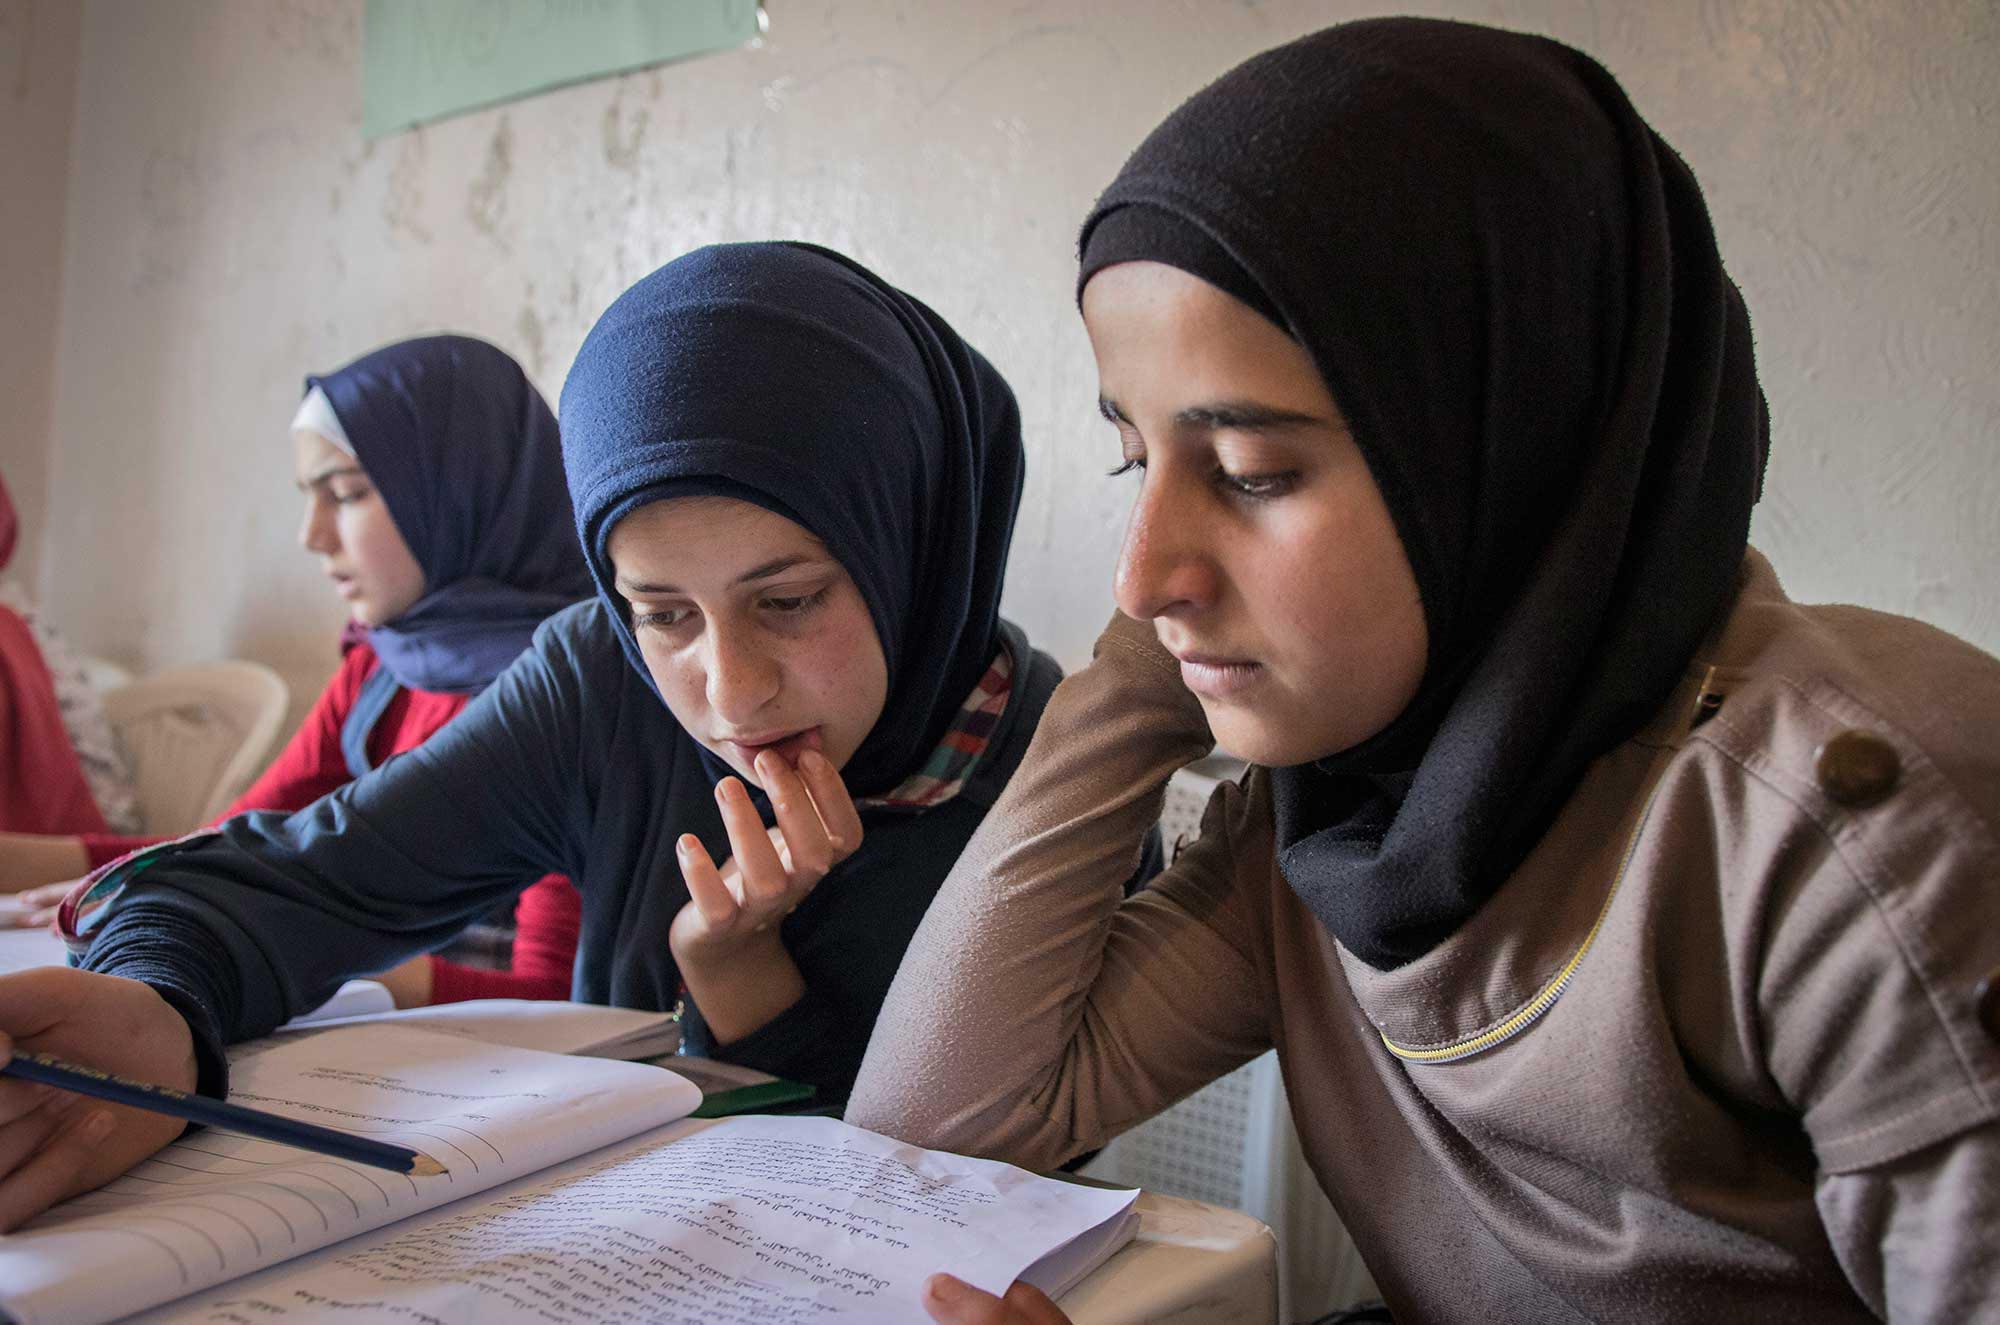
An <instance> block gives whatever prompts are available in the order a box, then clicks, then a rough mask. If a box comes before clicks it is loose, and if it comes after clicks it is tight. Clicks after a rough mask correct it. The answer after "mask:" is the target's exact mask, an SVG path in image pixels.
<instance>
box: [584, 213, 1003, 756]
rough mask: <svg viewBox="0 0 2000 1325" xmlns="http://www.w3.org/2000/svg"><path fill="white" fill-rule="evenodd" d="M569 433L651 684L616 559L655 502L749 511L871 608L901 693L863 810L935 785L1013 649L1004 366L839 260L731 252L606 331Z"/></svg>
mask: <svg viewBox="0 0 2000 1325" xmlns="http://www.w3.org/2000/svg"><path fill="white" fill-rule="evenodd" d="M562 419H563V446H564V458H565V463H566V464H567V466H568V470H569V484H570V494H571V496H572V498H573V500H574V501H575V503H576V525H577V532H578V535H579V536H580V538H581V540H582V543H583V546H584V548H585V550H586V552H587V554H588V556H589V560H590V569H591V573H592V574H593V575H595V576H596V578H597V587H598V592H599V593H600V594H601V595H603V597H604V600H605V602H606V604H607V605H608V606H609V607H610V608H611V616H612V618H613V620H614V621H615V622H616V623H617V628H618V633H619V638H620V640H621V641H622V642H623V644H624V647H625V653H626V656H627V657H628V658H629V659H630V660H631V663H632V666H634V667H635V668H637V669H638V671H639V674H640V675H641V676H646V677H647V678H648V683H649V684H650V683H651V678H650V675H649V674H648V672H647V669H646V665H645V661H644V659H643V657H642V656H641V654H640V652H639V645H638V642H637V640H636V639H634V638H633V635H632V630H631V624H630V621H631V614H630V610H629V608H628V605H627V604H626V602H625V601H624V599H623V597H622V596H621V595H620V594H619V593H618V592H617V590H616V588H615V587H614V586H613V580H614V573H613V570H612V567H611V564H610V561H609V559H608V558H607V556H606V555H605V540H606V539H607V538H608V537H609V535H610V532H611V529H612V527H613V526H614V525H616V524H617V522H618V521H619V520H620V519H621V518H623V517H624V516H625V515H627V514H629V513H630V512H631V511H633V510H634V509H636V508H637V507H639V506H642V505H645V504H646V503H649V502H653V501H659V500H663V499H666V498H671V497H683V496H700V495H708V496H714V495H720V496H728V497H735V498H738V499H740V500H743V501H747V502H751V503H754V504H756V505H758V506H762V507H764V508H765V509H766V510H770V511H773V512H776V513H777V514H779V515H782V516H784V517H785V518H786V519H789V520H792V521H793V522H795V523H797V524H799V525H801V526H803V527H804V528H805V529H806V530H807V531H809V532H810V533H812V534H813V535H814V536H815V537H817V538H819V539H820V541H821V542H823V543H825V544H826V547H827V550H828V551H829V552H830V553H832V555H833V557H834V558H835V560H837V561H839V562H840V564H841V565H842V566H843V567H845V568H846V570H847V572H848V574H849V575H851V576H853V578H854V582H855V584H856V586H857V587H858V588H859V589H860V592H861V596H862V598H863V600H864V601H865V602H866V603H867V605H868V611H869V614H870V616H871V617H872V619H873V621H874V625H875V631H876V635H877V636H878V637H879V639H880V641H881V644H882V653H883V656H884V658H885V660H886V661H887V664H888V672H889V693H888V701H887V703H886V704H885V705H884V707H883V712H882V717H881V719H880V720H878V721H877V722H876V724H875V727H874V729H873V730H872V731H870V733H869V734H868V737H867V738H866V740H864V741H863V742H862V745H861V748H860V749H859V750H857V751H856V752H855V754H854V756H853V758H852V759H851V760H850V761H849V762H848V764H847V765H846V767H845V769H844V770H843V772H844V775H845V777H846V780H847V784H848V788H849V790H851V791H852V792H853V793H854V794H855V795H857V796H865V795H869V794H873V793H879V792H883V791H887V790H889V789H891V788H893V787H894V786H895V785H896V784H897V783H899V782H900V781H902V779H903V778H904V777H906V776H908V775H909V774H910V773H912V772H914V771H915V770H916V769H917V768H918V767H920V766H921V765H922V764H923V762H924V760H925V759H927V758H928V757H929V755H930V754H931V752H932V751H933V750H934V749H935V748H936V746H937V744H938V742H939V741H940V740H941V739H942V738H943V736H944V732H945V729H946V728H947V727H948V726H949V725H950V723H951V721H952V718H953V717H954V716H955V715H956V713H957V711H958V709H959V707H960V706H961V705H962V704H963V703H964V701H965V698H966V696H967V695H969V694H970V693H971V691H972V688H973V686H974V684H975V683H977V682H978V680H979V679H980V677H981V675H982V674H983V673H984V671H985V669H986V667H987V666H988V664H989V663H991V661H992V659H993V655H994V652H995V650H996V649H997V648H998V647H999V644H998V639H999V636H998V628H999V612H1000V589H1001V583H1002V580H1003V578H1004V573H1005V569H1006V564H1007V549H1008V544H1009V543H1010V542H1011V540H1012V538H1013V529H1014V513H1015V509H1016V507H1017V506H1018V505H1019V503H1020V497H1021V482H1022V477H1023V472H1024V471H1023V457H1022V449H1021V421H1020V413H1019V411H1018V409H1017V408H1016V406H1015V403H1014V395H1013V392H1012V391H1011V390H1010V389H1009V388H1008V386H1007V383H1006V381H1005V380H1004V379H1003V378H1002V377H1001V376H1000V374H999V373H998V372H997V371H996V370H995V369H994V368H993V366H992V365H991V364H989V363H988V362H987V361H986V360H985V358H983V357H982V356H981V355H980V354H979V353H978V352H977V351H976V350H974V349H973V348H972V347H971V346H969V345H967V344H966V343H965V342H964V341H963V340H961V339H960V338H959V336H958V334H957V333H956V332H954V331H953V330H952V329H951V327H950V326H948V325H947V324H946V323H945V321H944V319H943V318H940V317H939V316H938V315H937V314H936V313H933V312H932V311H931V310H930V309H929V308H927V307H925V306H924V305H923V304H922V303H919V302H918V301H917V300H915V299H913V298H911V297H910V296H909V295H907V294H904V293H902V292H901V291H900V290H897V289H895V288H894V287H892V286H890V285H889V284H887V283H886V282H884V281H883V280H882V279H881V278H879V277H877V276H876V275H874V274H873V273H872V272H869V271H868V270H867V269H866V268H864V267H862V266H861V265H860V264H859V263H857V262H854V261H852V260H851V259H849V258H846V257H843V256H841V255H840V254H837V253H833V252H830V251H829V250H826V249H822V248H817V247H814V246H812V245H809V244H794V243H755V244H720V245H715V246H712V247H709V248H703V249H697V250H695V251H694V252H692V253H689V254H687V255H686V256H684V257H681V258H679V259H676V260H675V261H673V262H670V263H668V264H667V265H666V266H664V267H662V268H661V269H660V270H658V271H656V272H654V273H653V274H652V275H651V276H648V277H647V278H646V279H644V280H642V281H640V282H639V283H638V284H637V285H635V286H633V287H632V288H631V289H630V290H628V291H626V292H625V293H624V294H623V295H621V296H620V297H619V298H618V300H617V302H615V303H613V304H612V305H611V307H610V308H609V309H608V310H606V312H605V314H604V316H603V317H602V318H600V319H599V320H598V322H597V325H596V326H595V327H594V328H592V330H591V332H590V335H589V336H587V337H586V338H585V339H584V343H583V347H582V348H581V349H580V350H578V351H577V356H576V363H575V364H574V366H572V367H571V369H570V374H569V379H568V381H567V382H565V383H564V385H563V394H562ZM704 754H705V756H706V761H707V762H708V763H709V764H710V769H709V771H710V772H711V773H712V774H713V775H715V776H716V777H720V776H722V775H723V774H725V773H726V772H727V771H728V770H727V768H726V767H725V766H724V765H723V764H722V763H721V761H720V760H717V759H715V758H714V757H713V756H712V755H707V753H706V751H704Z"/></svg>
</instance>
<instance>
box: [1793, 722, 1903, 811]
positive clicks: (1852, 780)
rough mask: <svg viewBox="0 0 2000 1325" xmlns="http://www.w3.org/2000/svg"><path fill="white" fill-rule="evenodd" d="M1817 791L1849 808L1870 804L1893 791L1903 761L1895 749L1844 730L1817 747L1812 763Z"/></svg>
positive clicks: (1862, 733)
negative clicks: (1816, 756)
mask: <svg viewBox="0 0 2000 1325" xmlns="http://www.w3.org/2000/svg"><path fill="white" fill-rule="evenodd" d="M1814 770H1815V772H1817V774H1818V775H1819V786H1820V790H1821V791H1824V792H1825V793H1826V794H1827V798H1828V799H1829V800H1832V801H1834V802H1835V803H1836V804H1839V805H1845V806H1848V807H1849V808H1852V809H1859V808H1861V807H1862V806H1866V805H1873V804H1874V803H1875V802H1877V801H1879V800H1881V799H1882V798H1883V797H1884V796H1887V795H1888V794H1889V793H1890V792H1892V791H1894V790H1895V789H1896V783H1897V782H1898V781H1899V780H1900V779H1901V778H1902V776H1903V761H1902V760H1901V759H1899V758H1898V757H1897V756H1896V747H1895V746H1893V745H1891V744H1889V743H1888V742H1887V741H1885V740H1883V739H1882V738H1881V737H1879V736H1877V735H1875V733H1873V732H1865V731H1861V730H1858V729H1854V730H1849V731H1844V732H1842V733H1840V735H1838V736H1835V737H1834V738H1833V739H1831V740H1829V741H1828V742H1827V743H1826V744H1825V745H1822V746H1821V747H1820V748H1819V757H1818V758H1817V759H1816V760H1815V761H1814Z"/></svg>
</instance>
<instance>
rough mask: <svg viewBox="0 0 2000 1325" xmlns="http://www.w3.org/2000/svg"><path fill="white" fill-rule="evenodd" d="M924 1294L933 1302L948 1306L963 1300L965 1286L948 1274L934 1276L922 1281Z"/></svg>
mask: <svg viewBox="0 0 2000 1325" xmlns="http://www.w3.org/2000/svg"><path fill="white" fill-rule="evenodd" d="M924 1292H925V1293H927V1294H929V1295H930V1298H931V1300H932V1301H933V1302H937V1303H940V1304H942V1305H944V1306H950V1305H952V1304H953V1303H955V1302H960V1301H963V1300H964V1298H965V1285H964V1284H962V1283H960V1282H959V1281H958V1280H956V1279H954V1278H952V1277H951V1276H950V1275H948V1274H934V1275H932V1276H931V1277H930V1278H928V1279H926V1280H924Z"/></svg>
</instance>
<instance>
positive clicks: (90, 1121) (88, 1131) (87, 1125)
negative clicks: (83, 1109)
mask: <svg viewBox="0 0 2000 1325" xmlns="http://www.w3.org/2000/svg"><path fill="white" fill-rule="evenodd" d="M117 1125H118V1120H117V1119H116V1118H114V1117H112V1116H111V1115H110V1114H108V1113H93V1114H91V1115H90V1117H89V1118H87V1119H85V1120H84V1124H83V1132H82V1139H83V1140H85V1141H88V1142H90V1143H92V1144H95V1143H97V1142H99V1141H102V1140H103V1139H104V1138H105V1137H107V1136H110V1135H111V1129H112V1128H114V1127H116V1126H117Z"/></svg>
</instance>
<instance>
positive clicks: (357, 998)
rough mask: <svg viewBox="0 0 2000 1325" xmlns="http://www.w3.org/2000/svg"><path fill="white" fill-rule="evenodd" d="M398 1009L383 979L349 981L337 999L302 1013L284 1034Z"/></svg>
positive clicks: (336, 995)
mask: <svg viewBox="0 0 2000 1325" xmlns="http://www.w3.org/2000/svg"><path fill="white" fill-rule="evenodd" d="M395 1010H396V998H395V995H393V994H391V993H390V992H389V986H387V985H385V984H383V983H382V982H381V981H379V980H349V981H347V982H346V983H345V984H343V985H341V987H340V988H338V989H336V990H334V991H333V997H332V998H329V999H328V1000H327V1001H326V1002H324V1003H322V1004H320V1005H319V1006H318V1007H316V1008H314V1009H313V1010H312V1011H310V1012H301V1013H300V1014H299V1015H298V1016H296V1017H293V1018H292V1019H291V1020H290V1021H288V1022H286V1023H285V1024H284V1025H282V1026H280V1027H278V1029H279V1030H281V1031H289V1030H297V1029H298V1028H300V1027H302V1026H317V1025H326V1024H329V1023H332V1024H337V1025H344V1024H345V1023H347V1022H349V1021H355V1020H359V1019H360V1018H363V1017H376V1016H382V1015H383V1014H385V1013H390V1012H394V1011H395Z"/></svg>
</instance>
